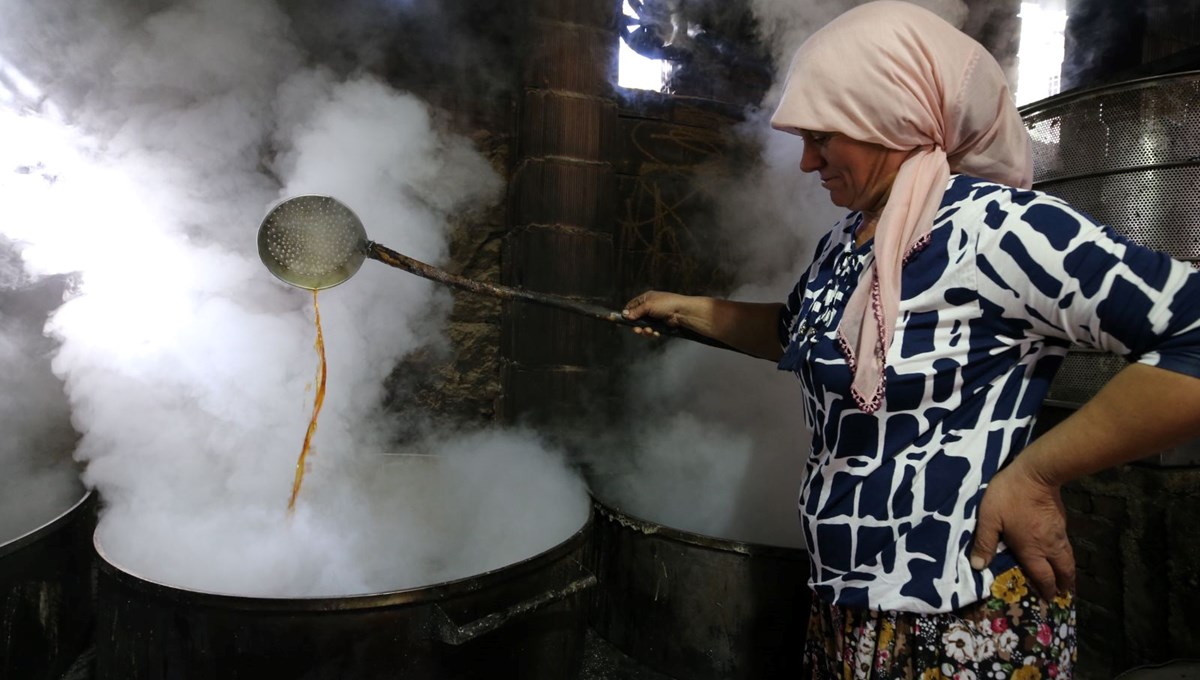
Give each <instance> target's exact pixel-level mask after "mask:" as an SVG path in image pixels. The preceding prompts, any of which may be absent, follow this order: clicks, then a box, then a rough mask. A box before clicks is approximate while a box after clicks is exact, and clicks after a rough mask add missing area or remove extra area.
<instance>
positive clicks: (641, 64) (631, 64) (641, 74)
mask: <svg viewBox="0 0 1200 680" xmlns="http://www.w3.org/2000/svg"><path fill="white" fill-rule="evenodd" d="M624 8H625V16H627V17H633V18H634V19H636V18H638V16H637V12H635V11H634V10H633V7H631V6H630V4H629V3H628V2H625V3H624ZM620 43H621V48H620V52H619V53H618V55H617V85H618V86H620V87H626V88H630V89H634V90H653V91H655V92H661V91H662V89H663V87H665V86H666V84H667V76H668V75H669V74H670V73H671V65H670V64H669V63H668V62H667V61H665V60H663V59H649V58H646V57H643V56H642V55H640V54H638V53H637V52H634V51H633V50H632V49H631V48H630V47H629V45H626V44H625V40H624V39H621V40H620Z"/></svg>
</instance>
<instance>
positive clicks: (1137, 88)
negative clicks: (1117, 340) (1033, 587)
mask: <svg viewBox="0 0 1200 680" xmlns="http://www.w3.org/2000/svg"><path fill="white" fill-rule="evenodd" d="M1021 115H1022V117H1023V118H1024V119H1025V126H1026V128H1027V129H1028V130H1029V134H1030V136H1031V138H1032V139H1033V147H1034V153H1033V186H1034V188H1035V189H1039V190H1041V191H1045V192H1047V193H1049V194H1053V195H1055V196H1058V197H1060V198H1062V199H1064V200H1066V201H1067V202H1069V203H1070V204H1071V205H1072V206H1074V207H1075V208H1077V209H1079V210H1081V211H1083V212H1084V213H1087V214H1089V215H1091V216H1092V217H1093V218H1094V219H1096V220H1097V221H1099V222H1100V223H1102V224H1107V225H1109V226H1111V227H1113V229H1115V230H1116V231H1117V232H1119V233H1121V234H1123V235H1124V236H1126V237H1127V238H1129V239H1130V240H1132V241H1134V242H1137V243H1140V244H1142V245H1145V246H1148V247H1150V248H1153V249H1155V250H1161V251H1163V252H1165V253H1167V254H1169V255H1171V256H1172V257H1175V258H1177V259H1181V260H1186V261H1189V262H1191V263H1192V264H1193V265H1195V266H1200V71H1192V72H1188V73H1179V74H1173V75H1169V76H1160V77H1155V78H1146V79H1141V80H1134V81H1129V82H1124V83H1118V84H1115V85H1107V86H1104V87H1099V88H1095V89H1089V90H1083V91H1078V92H1069V93H1066V94H1063V95H1060V96H1056V97H1051V98H1049V99H1044V100H1042V101H1040V102H1035V103H1033V104H1030V105H1028V106H1026V107H1024V108H1022V109H1021ZM1124 366H1125V361H1124V360H1123V359H1122V358H1120V357H1118V356H1115V355H1112V354H1107V353H1104V352H1098V351H1095V350H1091V349H1087V348H1083V347H1073V348H1071V351H1070V352H1069V353H1068V355H1067V357H1066V359H1065V360H1064V361H1063V365H1062V368H1061V369H1060V370H1059V372H1058V374H1057V376H1056V377H1055V380H1054V382H1053V383H1052V384H1051V387H1050V393H1049V395H1048V397H1047V403H1049V404H1052V405H1057V406H1063V407H1068V408H1077V407H1078V406H1079V405H1080V404H1082V403H1083V402H1085V401H1087V400H1088V399H1090V398H1091V397H1092V395H1094V394H1095V393H1096V392H1097V391H1098V390H1099V389H1100V388H1101V387H1102V386H1103V385H1104V384H1105V383H1106V382H1108V380H1109V379H1111V378H1112V376H1113V375H1115V374H1116V373H1117V371H1119V370H1121V368H1123V367H1124ZM1158 462H1159V463H1160V464H1163V465H1172V464H1176V465H1178V464H1196V463H1200V442H1197V443H1195V444H1194V445H1192V446H1190V447H1183V448H1181V449H1178V450H1176V451H1173V452H1169V453H1166V454H1163V455H1162V456H1160V458H1159V461H1158Z"/></svg>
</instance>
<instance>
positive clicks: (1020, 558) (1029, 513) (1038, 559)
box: [971, 455, 1075, 600]
mask: <svg viewBox="0 0 1200 680" xmlns="http://www.w3.org/2000/svg"><path fill="white" fill-rule="evenodd" d="M1030 459H1031V457H1026V456H1023V455H1022V456H1017V458H1016V459H1015V460H1013V462H1012V464H1011V465H1009V466H1008V467H1006V468H1004V469H1003V470H1001V471H1000V472H998V473H997V474H996V476H995V477H993V478H992V481H991V483H990V484H989V485H988V488H987V490H986V491H985V492H984V494H983V501H982V503H980V505H979V523H978V525H977V526H976V527H975V543H974V545H973V546H972V548H971V566H973V567H974V568H976V569H983V568H984V567H986V566H987V564H988V563H989V562H991V560H992V557H993V556H994V555H995V554H996V545H997V543H998V542H999V540H1000V537H1001V535H1003V537H1004V542H1005V543H1006V544H1007V545H1008V547H1009V548H1010V549H1012V551H1013V554H1014V555H1015V556H1016V558H1017V562H1018V563H1020V565H1021V569H1022V570H1024V572H1025V575H1026V576H1027V577H1028V578H1029V580H1030V581H1032V582H1033V585H1034V588H1035V589H1036V590H1037V591H1038V593H1039V594H1040V595H1041V596H1042V598H1043V599H1047V600H1048V599H1051V598H1053V597H1054V596H1055V595H1057V594H1059V593H1065V592H1067V591H1070V590H1073V589H1074V588H1075V553H1074V551H1072V550H1071V542H1070V541H1069V540H1068V538H1067V514H1066V509H1065V508H1064V507H1063V502H1062V494H1061V492H1060V487H1059V486H1058V485H1055V484H1050V483H1048V482H1046V481H1045V480H1044V479H1042V478H1041V477H1040V476H1039V475H1038V474H1037V473H1036V471H1035V470H1034V469H1033V466H1032V465H1030V464H1028V462H1027V461H1029V460H1030Z"/></svg>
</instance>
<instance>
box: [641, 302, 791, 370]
mask: <svg viewBox="0 0 1200 680" xmlns="http://www.w3.org/2000/svg"><path fill="white" fill-rule="evenodd" d="M782 307H783V305H781V304H778V303H774V302H766V303H759V302H735V301H733V300H721V299H718V298H711V297H703V296H696V295H679V294H677V293H666V292H662V291H654V290H652V291H647V292H645V293H642V294H641V295H639V296H637V297H635V298H633V299H632V300H630V301H629V302H628V303H626V304H625V308H624V310H623V311H622V315H623V316H625V317H626V318H628V319H632V320H637V319H641V318H646V317H648V318H651V319H660V320H662V321H664V322H666V324H667V325H669V326H677V327H681V328H686V329H688V330H690V331H694V332H696V333H699V334H701V335H704V336H706V337H709V338H712V339H714V340H719V341H720V342H723V343H725V344H726V345H729V346H730V347H733V348H734V349H737V350H739V351H741V352H744V353H746V354H749V355H751V356H756V357H759V358H761V359H767V360H769V361H779V358H780V357H781V356H783V348H782V347H780V346H779V332H778V326H779V312H780V310H781V309H782ZM634 332H635V333H638V334H642V335H649V334H654V331H652V330H650V329H646V328H635V329H634Z"/></svg>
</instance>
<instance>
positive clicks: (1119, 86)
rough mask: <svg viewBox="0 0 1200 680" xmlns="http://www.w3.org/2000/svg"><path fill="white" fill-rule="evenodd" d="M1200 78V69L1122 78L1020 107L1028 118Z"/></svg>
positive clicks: (1069, 91)
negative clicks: (1116, 94) (1100, 98)
mask: <svg viewBox="0 0 1200 680" xmlns="http://www.w3.org/2000/svg"><path fill="white" fill-rule="evenodd" d="M1195 78H1200V70H1193V71H1179V72H1176V73H1163V74H1159V75H1154V76H1146V77H1144V78H1134V79H1132V80H1122V81H1119V82H1115V83H1105V84H1103V85H1097V86H1095V87H1088V88H1084V89H1080V90H1068V91H1066V92H1063V93H1061V94H1056V95H1053V96H1051V97H1046V98H1045V99H1039V100H1037V101H1035V102H1030V103H1028V104H1026V105H1024V106H1021V107H1019V108H1018V112H1019V113H1020V114H1021V118H1028V117H1030V116H1034V115H1037V114H1040V113H1044V112H1045V110H1046V109H1054V108H1058V107H1060V106H1062V105H1063V104H1067V103H1072V102H1076V101H1085V100H1087V99H1091V98H1092V97H1097V96H1105V95H1110V94H1112V93H1114V92H1120V91H1122V90H1137V89H1141V88H1146V87H1152V86H1154V85H1156V84H1158V83H1159V82H1160V81H1166V80H1190V79H1195Z"/></svg>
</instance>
